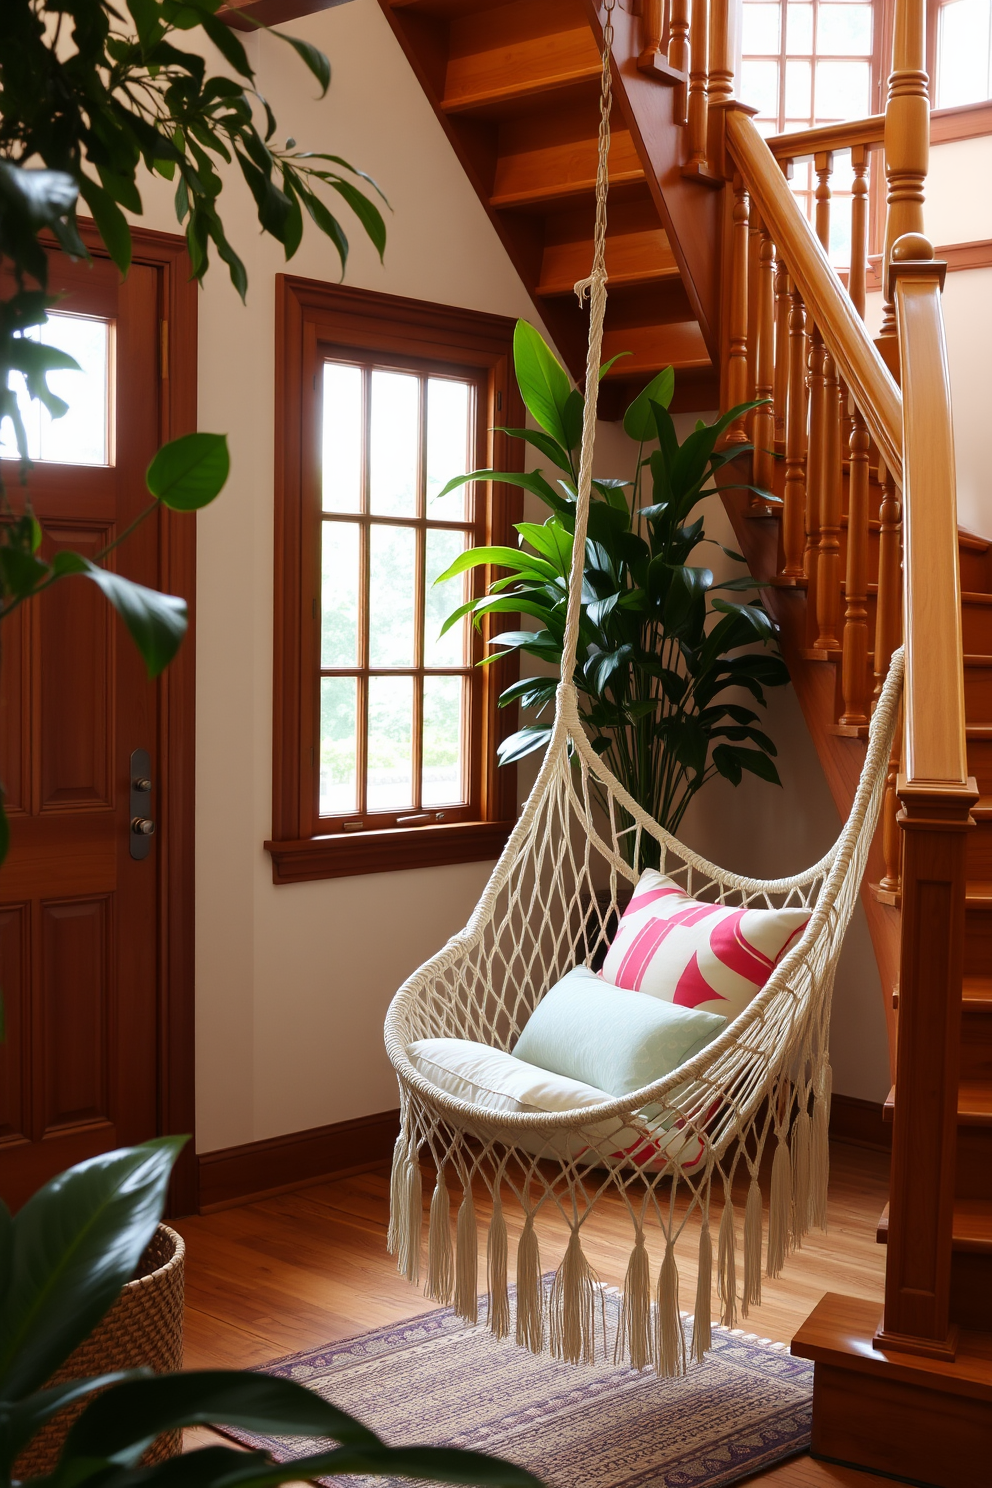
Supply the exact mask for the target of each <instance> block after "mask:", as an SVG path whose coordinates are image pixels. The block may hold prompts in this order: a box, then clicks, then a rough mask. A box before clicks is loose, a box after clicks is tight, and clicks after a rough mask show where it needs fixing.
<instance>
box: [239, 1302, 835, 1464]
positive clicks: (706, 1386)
mask: <svg viewBox="0 0 992 1488" xmlns="http://www.w3.org/2000/svg"><path fill="white" fill-rule="evenodd" d="M511 1300H512V1297H511ZM604 1300H605V1309H606V1325H607V1339H606V1346H607V1348H608V1350H609V1353H608V1355H607V1357H608V1358H609V1359H612V1347H613V1335H614V1334H615V1331H616V1324H617V1314H618V1310H619V1294H618V1293H617V1292H616V1291H614V1290H613V1288H604ZM690 1327H691V1323H690V1322H688V1321H687V1327H686V1331H687V1334H688V1332H689V1329H690ZM265 1373H267V1374H275V1375H280V1376H282V1377H283V1378H287V1379H294V1380H298V1381H299V1382H300V1384H304V1385H307V1386H308V1387H309V1388H310V1389H311V1390H316V1391H317V1393H318V1394H320V1395H323V1396H324V1397H325V1398H326V1399H328V1400H332V1401H333V1402H334V1404H335V1405H338V1406H340V1407H341V1408H342V1409H343V1410H347V1411H350V1412H351V1413H352V1414H353V1415H355V1416H357V1417H358V1418H359V1419H360V1420H362V1421H364V1422H365V1423H366V1424H367V1425H368V1426H371V1427H372V1429H373V1430H374V1431H376V1432H378V1433H379V1434H380V1435H381V1436H382V1437H383V1438H384V1440H386V1441H389V1442H392V1443H395V1444H399V1443H401V1442H402V1443H413V1442H431V1443H434V1444H437V1445H440V1444H444V1445H446V1446H458V1447H471V1448H473V1449H474V1450H476V1451H480V1452H491V1453H493V1454H495V1455H496V1456H500V1457H506V1458H508V1459H509V1460H510V1461H511V1462H515V1463H517V1464H518V1465H519V1466H520V1467H526V1468H529V1469H530V1471H531V1472H533V1473H536V1474H537V1476H538V1477H540V1478H542V1479H543V1480H544V1482H545V1483H547V1484H549V1485H550V1488H724V1485H726V1484H729V1483H736V1482H738V1481H739V1480H740V1479H741V1478H745V1477H747V1476H748V1475H749V1474H751V1473H755V1472H758V1471H760V1470H761V1469H762V1468H765V1467H768V1466H770V1465H771V1464H772V1463H776V1462H780V1461H781V1460H782V1459H783V1458H785V1457H790V1456H792V1455H794V1454H795V1453H797V1452H802V1451H804V1450H805V1449H806V1448H807V1447H808V1446H809V1428H810V1414H811V1400H812V1389H813V1368H812V1365H811V1364H808V1363H806V1362H805V1361H804V1360H802V1359H793V1358H792V1356H791V1355H790V1354H789V1353H788V1351H787V1349H786V1346H785V1345H784V1344H781V1343H771V1342H770V1341H769V1340H768V1339H759V1338H757V1337H755V1336H754V1335H753V1334H744V1333H742V1332H739V1331H734V1332H728V1331H727V1330H726V1329H724V1328H718V1327H714V1329H713V1349H712V1351H711V1352H710V1353H709V1354H707V1356H706V1359H705V1362H704V1363H702V1364H693V1365H691V1366H690V1368H689V1372H688V1373H687V1374H686V1375H685V1376H683V1377H682V1378H681V1379H659V1378H658V1377H657V1376H656V1375H655V1374H654V1372H653V1371H650V1370H649V1371H645V1372H644V1373H637V1372H635V1371H634V1370H631V1369H629V1368H626V1367H623V1368H618V1367H616V1366H614V1365H613V1364H612V1363H605V1362H604V1363H602V1364H600V1365H598V1366H596V1367H593V1366H583V1365H577V1366H576V1365H569V1364H560V1363H557V1362H556V1361H555V1360H553V1359H550V1358H548V1356H547V1355H543V1356H539V1357H538V1356H535V1355H533V1354H531V1353H528V1352H527V1351H526V1350H525V1349H518V1348H517V1347H516V1345H515V1344H514V1343H513V1342H512V1341H511V1340H510V1339H504V1340H502V1341H500V1342H497V1340H496V1339H494V1338H493V1336H492V1335H491V1334H490V1333H489V1332H488V1331H487V1330H486V1329H485V1328H484V1327H481V1326H480V1327H478V1328H473V1327H470V1326H469V1325H468V1324H466V1323H464V1322H463V1321H462V1320H461V1319H460V1318H456V1317H455V1315H454V1313H453V1312H452V1311H451V1309H450V1308H444V1309H440V1310H438V1311H436V1312H428V1313H424V1314H423V1315H422V1316H420V1317H415V1318H410V1319H408V1320H407V1321H406V1322H403V1323H397V1324H394V1325H393V1326H391V1327H387V1328H379V1329H377V1330H376V1331H375V1332H373V1333H363V1334H362V1335H361V1336H360V1337H358V1338H350V1339H347V1340H346V1341H344V1342H342V1343H336V1344H334V1345H333V1346H331V1347H328V1348H322V1349H314V1350H312V1351H311V1352H309V1353H304V1354H293V1355H291V1356H290V1357H289V1358H287V1359H280V1360H279V1361H277V1362H276V1363H274V1364H269V1365H266V1368H265ZM224 1434H225V1435H226V1436H229V1437H232V1438H233V1439H234V1440H236V1441H240V1442H243V1443H244V1444H245V1445H247V1446H252V1447H262V1448H264V1449H266V1450H267V1451H269V1452H271V1453H272V1455H273V1456H274V1457H275V1458H276V1459H277V1460H278V1461H285V1460H286V1459H291V1458H293V1457H302V1456H304V1455H306V1454H307V1453H309V1452H316V1451H319V1450H321V1445H322V1444H321V1443H319V1442H316V1441H312V1440H311V1441H307V1440H305V1439H304V1438H302V1437H296V1438H292V1439H290V1438H285V1437H284V1438H278V1437H269V1436H260V1435H256V1434H253V1433H251V1432H245V1431H237V1430H231V1429H228V1430H226V1431H225V1433H224ZM326 1481H328V1482H331V1483H334V1484H335V1485H336V1484H337V1483H338V1482H340V1483H342V1484H351V1485H362V1488H364V1485H366V1484H367V1485H368V1488H372V1484H373V1482H374V1483H376V1485H377V1488H379V1485H381V1484H382V1481H383V1480H381V1479H378V1480H373V1479H363V1478H347V1479H328V1480H326ZM399 1481H400V1480H396V1482H397V1483H398V1482H399Z"/></svg>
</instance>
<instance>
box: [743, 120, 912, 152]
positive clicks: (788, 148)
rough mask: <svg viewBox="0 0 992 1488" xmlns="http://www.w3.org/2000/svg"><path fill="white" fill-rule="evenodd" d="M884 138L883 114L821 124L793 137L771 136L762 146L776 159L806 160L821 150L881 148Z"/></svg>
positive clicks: (795, 133)
mask: <svg viewBox="0 0 992 1488" xmlns="http://www.w3.org/2000/svg"><path fill="white" fill-rule="evenodd" d="M884 139H885V115H884V114H872V115H871V116H870V117H869V118H867V119H844V120H842V121H841V123H840V124H821V125H819V126H818V127H817V128H816V129H797V130H796V131H795V132H794V133H792V134H773V135H771V136H770V137H769V138H768V139H766V141H765V143H766V145H767V146H768V148H769V150H771V152H772V154H773V155H774V156H775V159H776V160H805V159H806V157H807V156H808V155H816V154H818V153H819V152H820V151H822V150H850V149H852V148H853V147H854V146H855V145H880V144H882V142H883V140H884Z"/></svg>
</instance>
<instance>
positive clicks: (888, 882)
mask: <svg viewBox="0 0 992 1488" xmlns="http://www.w3.org/2000/svg"><path fill="white" fill-rule="evenodd" d="M901 759H902V706H901V705H900V708H899V722H898V724H897V726H896V732H895V737H894V738H893V741H892V753H891V755H890V756H889V768H888V770H887V772H886V776H885V796H884V799H883V801H882V860H883V862H884V864H885V872H884V873H883V875H882V879H881V882H880V883H879V885H878V889H877V890H876V893H877V897H878V898H879V899H881V901H882V903H883V904H898V903H899V894H900V889H901V887H902V884H901V879H902V833H901V832H900V830H899V822H898V815H899V797H898V795H897V794H896V784H897V782H898V779H899V765H900V761H901Z"/></svg>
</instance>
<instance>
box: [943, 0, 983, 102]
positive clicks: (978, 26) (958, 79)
mask: <svg viewBox="0 0 992 1488" xmlns="http://www.w3.org/2000/svg"><path fill="white" fill-rule="evenodd" d="M936 33H937V34H936V53H937V55H936V65H935V67H934V72H935V78H934V85H933V91H934V105H935V107H936V108H958V107H959V106H960V105H962V104H968V103H981V102H983V101H984V100H985V99H987V98H992V0H943V4H940V3H938V4H937V5H936Z"/></svg>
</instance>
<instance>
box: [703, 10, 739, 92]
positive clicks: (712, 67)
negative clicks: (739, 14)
mask: <svg viewBox="0 0 992 1488" xmlns="http://www.w3.org/2000/svg"><path fill="white" fill-rule="evenodd" d="M709 7H710V56H709V81H708V83H707V88H706V91H707V93H708V95H709V99H710V102H711V103H722V102H724V101H725V100H726V99H728V98H733V96H734V67H733V61H732V59H731V55H730V0H709Z"/></svg>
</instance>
